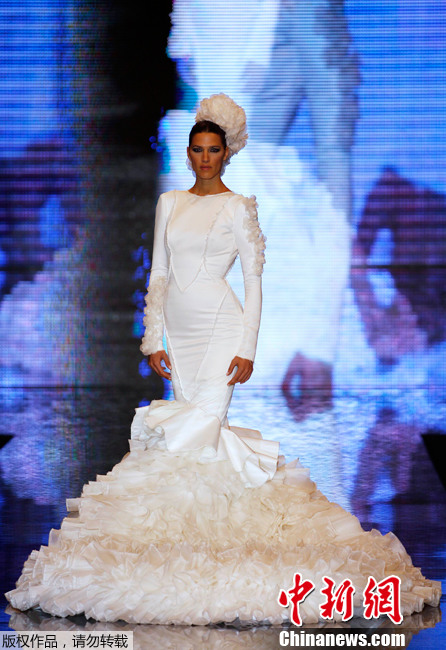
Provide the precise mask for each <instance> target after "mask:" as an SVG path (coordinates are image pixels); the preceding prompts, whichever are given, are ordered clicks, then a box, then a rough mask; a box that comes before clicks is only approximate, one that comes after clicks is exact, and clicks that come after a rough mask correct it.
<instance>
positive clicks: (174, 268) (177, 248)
mask: <svg viewBox="0 0 446 650" xmlns="http://www.w3.org/2000/svg"><path fill="white" fill-rule="evenodd" d="M238 200H239V199H238V196H237V195H236V194H234V193H233V192H224V193H222V194H215V195H208V196H197V195H195V194H191V193H190V192H175V203H174V206H173V209H172V212H171V214H170V217H169V219H168V223H167V229H166V246H167V249H168V254H169V258H170V271H171V273H173V275H174V276H175V280H176V282H177V284H178V286H179V287H180V289H182V290H184V289H186V288H187V287H188V286H190V284H191V283H192V282H193V281H194V279H195V278H196V277H197V276H198V274H199V273H200V271H202V272H204V273H206V274H208V275H209V276H210V277H211V278H215V279H221V278H223V277H225V276H226V274H227V273H228V271H229V269H230V268H231V266H232V264H233V263H234V260H235V258H236V257H237V253H238V249H237V244H236V240H235V233H234V227H233V226H234V223H233V222H234V209H233V204H234V202H235V201H238Z"/></svg>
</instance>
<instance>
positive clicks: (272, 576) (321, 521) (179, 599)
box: [7, 400, 440, 625]
mask: <svg viewBox="0 0 446 650" xmlns="http://www.w3.org/2000/svg"><path fill="white" fill-rule="evenodd" d="M169 404H170V406H168V405H169ZM166 405H167V406H166ZM166 408H167V411H166ZM181 408H183V409H184V408H186V407H185V405H184V404H183V405H182V406H181V405H179V403H178V402H172V403H169V402H164V401H163V400H160V401H159V402H152V405H151V407H143V408H142V409H137V413H136V416H135V419H134V421H133V425H132V439H131V441H130V452H129V453H128V454H127V455H126V456H125V457H124V458H123V460H122V461H121V462H120V463H118V464H117V465H116V466H115V467H114V468H113V469H112V470H111V471H110V472H109V473H108V474H106V475H105V476H98V477H97V480H96V481H92V482H90V483H88V484H87V485H86V486H85V487H84V490H83V493H82V496H81V497H80V498H78V499H69V500H68V501H67V505H68V509H69V510H71V511H77V513H78V515H77V516H73V515H71V516H68V517H66V518H65V519H64V520H63V522H62V525H61V529H60V531H54V530H53V531H51V533H50V538H49V543H48V546H43V547H41V548H40V550H39V551H33V552H32V553H31V555H30V557H29V558H28V560H27V561H26V563H25V565H24V569H23V573H22V575H21V577H20V578H19V580H18V582H17V586H16V589H14V590H12V591H10V592H8V594H7V598H8V600H9V601H10V602H11V604H12V605H13V606H14V607H15V608H17V609H21V610H26V609H29V608H31V607H40V608H41V609H42V610H43V611H45V612H48V613H50V614H53V615H57V616H69V615H75V614H81V613H84V614H85V616H86V617H87V618H93V619H96V620H98V621H116V620H119V619H122V620H125V621H127V622H129V623H160V624H161V623H163V624H169V623H176V624H195V625H204V624H208V623H217V622H223V621H225V622H231V621H234V620H235V619H239V620H241V621H253V622H261V621H263V622H270V623H273V624H279V623H282V622H283V621H284V620H288V619H289V611H288V610H287V609H286V608H283V607H282V606H280V605H279V603H278V600H277V597H278V595H279V592H280V590H281V589H283V588H284V589H288V588H289V587H291V586H292V579H293V576H294V573H295V572H296V571H298V572H299V573H301V574H302V576H303V578H306V579H310V580H312V581H313V583H314V584H315V587H316V589H315V591H314V592H313V593H312V594H310V596H308V597H307V598H306V600H305V601H304V602H303V603H302V604H301V605H300V613H301V617H302V619H303V622H304V623H312V622H316V621H317V620H318V619H319V604H320V599H321V595H320V593H319V589H320V588H321V587H322V586H323V582H322V578H323V576H329V577H331V578H332V579H333V580H335V582H336V584H338V583H340V582H341V581H343V580H345V579H346V578H350V579H351V580H352V582H353V584H354V586H355V588H356V594H355V606H357V607H360V606H361V601H360V594H361V593H362V592H363V590H364V588H365V586H366V584H367V579H368V577H369V576H373V577H374V578H375V579H376V580H377V581H380V580H382V579H383V578H385V577H388V576H390V575H397V576H399V577H400V578H401V611H402V614H403V615H409V614H411V613H413V612H419V611H421V609H422V608H423V606H424V604H429V605H434V606H436V605H437V604H438V602H439V598H440V583H437V582H434V581H430V580H426V579H425V578H424V577H423V576H422V574H421V572H420V570H419V569H417V568H415V567H414V566H413V565H412V562H411V559H410V557H409V556H408V554H407V553H406V551H405V549H404V548H403V546H402V545H401V543H400V542H399V540H398V539H397V538H396V537H395V536H394V535H393V534H392V533H388V534H387V535H384V536H383V535H381V534H380V533H379V532H378V531H375V530H373V531H371V532H364V531H363V530H362V528H361V526H360V524H359V521H358V519H357V518H356V517H355V516H353V515H351V514H349V513H348V512H346V511H345V510H343V509H342V508H341V507H340V506H339V505H337V504H334V503H331V502H329V501H328V500H327V499H326V498H325V497H324V496H323V494H321V493H320V492H319V491H318V490H317V488H316V486H315V484H314V483H313V482H312V481H311V479H310V478H309V471H308V470H307V469H305V468H304V467H302V466H301V465H300V463H299V462H298V461H294V462H291V463H288V464H285V463H281V461H280V460H279V467H278V469H277V471H276V472H275V473H274V475H273V477H272V479H271V480H264V481H263V482H262V484H261V485H259V486H258V487H255V488H250V487H246V484H247V477H249V475H251V476H254V477H256V476H259V472H265V471H268V470H269V467H270V464H271V458H272V455H271V452H272V451H273V452H274V449H275V447H274V445H275V443H273V447H271V446H269V444H268V443H267V442H266V441H263V443H264V446H263V451H265V450H266V453H264V454H263V457H262V454H260V455H257V453H256V452H257V451H262V441H261V440H260V439H259V438H258V437H254V438H253V437H252V435H254V436H255V433H253V432H249V431H248V432H247V431H246V430H240V429H239V430H231V429H230V428H229V427H228V428H226V431H227V433H226V434H225V435H226V443H224V442H221V439H217V438H216V439H215V440H216V441H217V443H218V444H217V448H215V447H212V445H211V446H208V447H201V448H195V449H189V450H185V449H181V450H176V451H175V450H172V449H169V436H168V435H167V433H166V431H167V430H170V427H171V426H172V422H173V424H174V425H175V423H176V424H178V423H179V421H181V418H182V417H184V416H185V411H183V412H181ZM163 409H164V411H163ZM189 416H190V413H189ZM169 418H171V419H170V420H169ZM172 418H173V420H172ZM178 418H179V420H178ZM154 423H155V426H154ZM149 425H152V426H149ZM224 428H225V427H224ZM232 436H233V438H231V437H232ZM223 438H224V436H223ZM236 439H237V440H238V441H239V442H240V445H238V442H237V440H236ZM219 440H220V442H218V441H219ZM170 442H171V441H170ZM251 442H252V448H251V452H250V453H248V452H247V451H246V450H247V449H249V447H248V445H249V444H251ZM237 445H238V446H239V450H240V448H241V449H242V452H246V453H245V456H244V457H243V453H242V455H241V456H239V457H238V458H237V459H235V460H236V461H237V462H239V463H241V467H240V468H239V469H240V471H234V466H233V462H234V458H232V459H231V458H228V457H226V459H220V458H219V454H220V455H223V454H224V453H225V452H226V453H228V449H229V453H230V452H231V450H235V449H237ZM190 446H193V442H192V441H190ZM244 446H245V447H246V449H245V448H244ZM273 455H274V454H273ZM243 458H244V460H243ZM253 468H254V469H253ZM265 468H266V469H265Z"/></svg>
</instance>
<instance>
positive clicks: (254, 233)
mask: <svg viewBox="0 0 446 650" xmlns="http://www.w3.org/2000/svg"><path fill="white" fill-rule="evenodd" d="M244 202H245V207H246V214H245V217H244V219H243V226H244V228H246V230H247V231H248V234H247V239H248V241H249V242H251V243H252V244H253V245H254V249H255V251H254V262H253V267H252V272H253V273H254V274H255V275H262V273H263V265H264V264H265V248H266V244H265V242H266V237H265V235H264V234H263V233H262V230H261V228H260V224H259V219H258V214H257V208H258V204H257V200H256V197H255V196H250V197H249V198H245V199H244Z"/></svg>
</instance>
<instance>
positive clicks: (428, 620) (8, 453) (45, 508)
mask: <svg viewBox="0 0 446 650" xmlns="http://www.w3.org/2000/svg"><path fill="white" fill-rule="evenodd" d="M146 397H147V396H145V395H144V391H143V390H141V389H135V390H129V389H121V390H119V389H116V388H111V389H110V388H94V389H88V388H73V387H65V388H51V389H48V388H34V389H33V388H26V389H20V388H17V387H3V388H0V414H1V417H0V445H1V449H0V506H1V508H0V513H1V514H0V516H1V524H2V525H1V532H0V535H1V540H0V544H1V555H0V567H1V591H2V593H3V592H5V591H7V590H8V589H11V588H12V587H13V585H14V582H15V580H16V579H17V577H18V575H19V573H20V570H21V566H22V564H23V562H24V560H25V559H26V557H27V555H28V554H29V553H30V551H31V550H32V549H34V548H38V547H39V545H41V544H46V542H47V538H48V533H49V531H50V529H51V528H58V527H59V524H60V521H61V519H62V517H63V516H64V515H65V499H66V498H67V497H71V496H77V495H78V494H79V493H80V491H81V489H82V485H83V484H84V483H85V482H87V481H88V480H91V479H94V477H95V475H96V474H103V473H106V472H107V471H108V470H109V469H111V467H112V466H113V465H114V464H115V463H116V462H118V461H119V460H120V459H121V458H122V456H123V455H124V454H125V453H126V451H127V449H128V442H127V440H128V437H129V428H130V422H131V418H132V415H133V409H134V408H135V406H138V405H141V404H143V403H145V402H146V401H147V400H146ZM230 421H231V423H233V424H239V425H241V426H243V425H247V424H248V423H249V425H250V426H252V427H254V428H259V429H261V430H262V433H263V435H264V437H266V438H270V439H276V440H280V441H281V449H282V453H284V454H285V456H286V458H287V459H288V460H290V459H292V458H295V457H296V456H298V457H299V458H300V460H301V462H302V463H303V464H304V465H305V466H307V467H310V468H311V476H312V478H313V480H315V481H316V483H317V484H318V487H319V488H320V489H321V490H322V491H323V492H324V493H325V494H326V495H327V496H328V497H329V498H330V499H331V500H334V501H337V502H338V503H340V504H341V505H342V506H343V507H345V508H347V509H349V510H350V511H352V512H354V514H356V515H357V516H358V517H359V519H360V521H361V523H362V525H363V527H364V528H365V529H370V528H373V527H374V528H378V529H379V530H380V531H381V532H383V533H385V532H387V531H389V530H392V531H393V532H394V533H395V534H396V535H397V536H398V537H399V538H400V540H401V541H402V542H403V544H404V546H405V547H406V549H407V551H408V552H409V554H410V555H411V556H412V559H413V562H414V564H415V565H416V566H419V567H421V569H422V571H423V573H424V575H426V576H427V577H429V578H432V579H435V580H442V582H443V585H444V583H445V577H446V491H445V488H444V486H443V484H442V481H441V477H440V474H441V471H442V466H444V462H443V463H441V462H438V461H439V460H440V459H441V452H442V451H443V452H444V444H443V443H444V441H445V440H446V431H445V426H446V425H445V422H446V400H445V397H444V395H443V394H442V392H440V391H434V390H431V391H424V390H412V391H410V390H404V391H395V390H393V391H362V392H358V393H353V392H348V393H347V392H338V393H336V394H335V395H334V396H333V397H328V396H326V395H320V394H312V395H307V396H305V397H304V398H303V397H302V396H299V395H297V396H296V397H295V398H294V397H290V396H288V397H287V398H286V397H285V396H283V395H282V394H281V393H280V392H278V391H267V390H260V389H258V390H252V389H249V387H243V388H241V389H239V390H238V391H237V393H236V395H235V397H234V400H233V403H232V406H231V411H230ZM443 461H444V456H443ZM435 465H436V466H437V469H436V468H435ZM443 471H444V469H443ZM443 480H444V477H443ZM6 605H7V603H6V600H5V599H4V598H3V600H2V607H1V614H0V630H35V631H37V630H81V629H99V630H103V629H108V630H109V629H113V628H118V629H124V628H126V627H127V628H129V629H132V626H125V625H124V624H120V623H117V624H115V625H110V624H107V625H105V624H103V623H95V622H93V621H86V620H85V619H82V618H81V617H76V618H73V619H56V618H52V617H48V616H47V615H44V614H43V613H42V612H38V611H30V612H27V613H21V612H14V611H13V610H11V609H10V608H6ZM441 605H442V607H443V608H444V598H443V599H442V603H441ZM324 627H325V628H332V627H333V625H329V624H328V625H325V626H324ZM337 627H338V628H339V627H340V628H347V629H359V628H362V629H365V630H366V631H367V632H368V633H371V632H372V631H373V632H374V631H376V630H381V631H388V630H390V627H391V626H390V622H389V621H388V620H387V619H385V620H382V619H378V620H377V621H371V622H370V621H365V620H364V619H353V620H352V621H350V622H349V623H343V624H341V625H338V626H337ZM134 629H135V630H136V631H135V635H136V634H137V635H138V638H139V639H140V643H141V644H142V645H141V647H148V648H149V647H160V648H163V647H169V648H189V647H190V648H220V647H221V648H223V647H224V648H225V649H226V648H250V647H253V648H254V647H255V648H256V649H266V648H268V649H269V648H279V647H280V646H279V636H278V635H279V630H278V629H277V628H254V629H237V628H235V627H234V628H230V627H229V628H228V627H226V628H221V627H214V628H203V629H200V628H178V627H169V628H163V627H161V626H139V627H138V626H137V627H136V628H134ZM398 629H401V630H404V631H405V632H406V647H409V645H410V648H411V649H412V648H414V649H415V648H422V649H423V650H424V649H429V648H432V649H434V648H435V650H437V649H440V648H444V647H446V625H445V623H442V622H441V611H440V609H434V608H426V609H425V610H424V611H423V612H422V613H421V614H418V615H414V616H412V617H410V618H408V619H406V620H405V621H404V622H403V624H402V626H401V627H400V628H398ZM135 638H136V637H135Z"/></svg>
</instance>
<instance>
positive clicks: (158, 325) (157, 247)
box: [140, 194, 170, 355]
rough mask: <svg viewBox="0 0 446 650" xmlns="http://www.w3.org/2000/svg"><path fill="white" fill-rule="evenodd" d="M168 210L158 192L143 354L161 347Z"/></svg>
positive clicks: (166, 204)
mask: <svg viewBox="0 0 446 650" xmlns="http://www.w3.org/2000/svg"><path fill="white" fill-rule="evenodd" d="M169 211H170V210H169V201H168V197H167V196H166V194H161V196H160V198H159V199H158V204H157V206H156V215H155V232H154V239H153V254H152V266H151V270H150V281H149V286H148V288H147V294H146V297H145V302H146V306H145V308H144V321H143V323H144V326H145V332H144V336H143V338H142V345H141V346H140V350H141V352H142V353H143V354H145V355H149V354H153V353H154V352H157V351H158V350H162V349H163V330H164V318H163V302H164V293H165V291H166V285H167V275H168V271H169V260H168V255H167V250H166V244H165V233H166V225H167V218H168V215H169Z"/></svg>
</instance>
